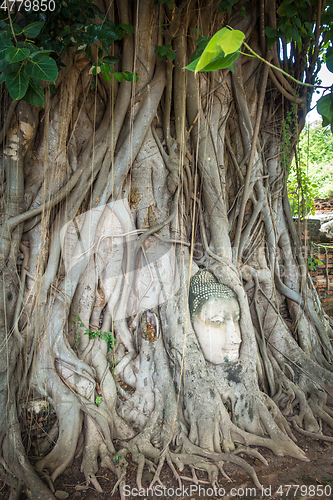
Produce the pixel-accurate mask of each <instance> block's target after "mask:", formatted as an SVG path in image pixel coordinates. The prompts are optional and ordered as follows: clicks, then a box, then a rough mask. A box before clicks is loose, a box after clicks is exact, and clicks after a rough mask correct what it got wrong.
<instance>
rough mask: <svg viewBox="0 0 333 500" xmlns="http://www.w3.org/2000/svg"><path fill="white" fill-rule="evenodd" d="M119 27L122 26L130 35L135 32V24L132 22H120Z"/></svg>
mask: <svg viewBox="0 0 333 500" xmlns="http://www.w3.org/2000/svg"><path fill="white" fill-rule="evenodd" d="M119 28H122V29H123V30H124V31H126V33H127V34H128V35H131V34H132V33H133V29H134V28H133V26H132V25H131V24H124V23H120V24H119Z"/></svg>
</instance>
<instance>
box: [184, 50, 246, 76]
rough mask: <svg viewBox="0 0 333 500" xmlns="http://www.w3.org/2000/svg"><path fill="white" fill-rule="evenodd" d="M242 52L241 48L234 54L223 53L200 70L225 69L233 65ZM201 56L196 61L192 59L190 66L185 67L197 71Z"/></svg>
mask: <svg viewBox="0 0 333 500" xmlns="http://www.w3.org/2000/svg"><path fill="white" fill-rule="evenodd" d="M239 54H240V50H237V51H236V52H234V53H233V54H229V55H228V56H224V55H223V53H221V55H219V56H217V57H215V59H213V60H212V61H211V62H210V63H209V64H207V66H205V67H204V68H202V69H201V70H200V71H215V70H218V69H224V68H229V67H231V65H232V63H233V62H234V61H235V60H236V59H237V57H238V56H239ZM199 59H200V58H199V57H198V58H197V59H195V61H192V62H191V63H190V64H189V65H188V66H186V67H185V69H188V70H190V71H195V69H196V67H197V64H198V61H199Z"/></svg>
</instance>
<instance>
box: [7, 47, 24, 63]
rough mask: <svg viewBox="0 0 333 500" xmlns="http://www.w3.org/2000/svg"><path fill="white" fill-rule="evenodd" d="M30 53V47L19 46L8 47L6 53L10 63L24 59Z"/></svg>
mask: <svg viewBox="0 0 333 500" xmlns="http://www.w3.org/2000/svg"><path fill="white" fill-rule="evenodd" d="M29 54H30V50H29V49H20V48H19V47H8V49H6V53H5V55H6V59H7V61H8V62H9V63H15V62H20V61H24V59H26V58H27V57H28V55H29Z"/></svg>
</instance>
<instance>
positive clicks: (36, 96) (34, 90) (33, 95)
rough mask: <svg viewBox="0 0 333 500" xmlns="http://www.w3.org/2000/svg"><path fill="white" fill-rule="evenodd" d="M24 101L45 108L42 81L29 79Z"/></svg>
mask: <svg viewBox="0 0 333 500" xmlns="http://www.w3.org/2000/svg"><path fill="white" fill-rule="evenodd" d="M23 99H24V100H25V101H26V102H28V103H29V104H33V105H34V106H41V107H42V108H44V107H45V96H44V91H43V87H42V84H41V82H40V80H36V79H34V78H30V79H29V86H28V90H27V91H26V94H25V96H24V98H23Z"/></svg>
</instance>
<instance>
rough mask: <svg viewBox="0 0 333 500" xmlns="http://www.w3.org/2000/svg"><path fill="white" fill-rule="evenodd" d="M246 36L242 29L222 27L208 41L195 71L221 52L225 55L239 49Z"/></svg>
mask: <svg viewBox="0 0 333 500" xmlns="http://www.w3.org/2000/svg"><path fill="white" fill-rule="evenodd" d="M244 38H245V35H244V33H242V31H239V30H233V31H229V30H227V28H222V29H221V30H220V31H218V32H217V33H215V35H214V36H213V38H212V39H211V40H210V41H209V42H208V44H207V46H206V48H205V50H204V51H203V53H202V55H201V57H200V59H199V62H198V64H197V67H196V69H195V72H196V73H197V72H198V71H200V70H201V69H203V68H205V67H206V66H207V65H208V64H209V63H210V62H212V61H213V60H214V59H215V58H216V57H217V56H219V55H220V54H221V52H223V53H224V54H223V55H224V56H227V55H229V54H232V53H234V52H236V51H238V50H239V49H240V47H241V45H242V43H243V40H244Z"/></svg>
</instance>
